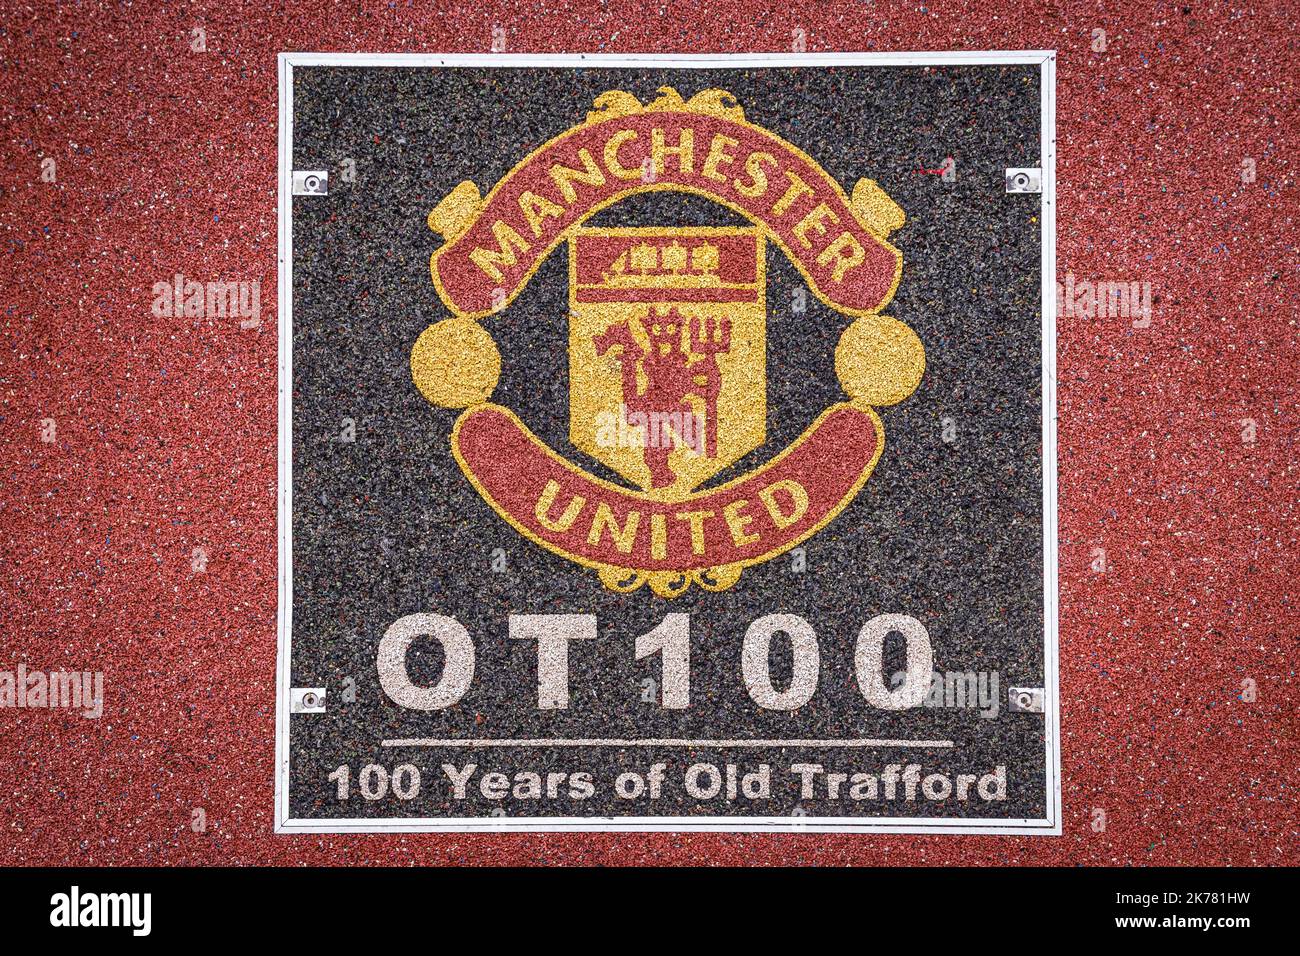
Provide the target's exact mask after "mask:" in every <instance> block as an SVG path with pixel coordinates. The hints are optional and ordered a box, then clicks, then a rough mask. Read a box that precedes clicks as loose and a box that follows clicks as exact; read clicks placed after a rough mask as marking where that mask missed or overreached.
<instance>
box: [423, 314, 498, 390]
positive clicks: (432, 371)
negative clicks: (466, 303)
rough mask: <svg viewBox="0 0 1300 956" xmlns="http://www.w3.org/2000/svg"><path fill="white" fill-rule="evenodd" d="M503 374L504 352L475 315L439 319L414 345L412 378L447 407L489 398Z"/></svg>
mask: <svg viewBox="0 0 1300 956" xmlns="http://www.w3.org/2000/svg"><path fill="white" fill-rule="evenodd" d="M500 377H501V353H500V352H499V351H497V346H496V343H495V342H493V341H492V336H491V335H489V334H488V331H487V330H486V329H485V328H483V326H481V325H479V324H478V323H477V322H475V321H474V320H473V319H446V320H445V321H442V322H435V323H434V324H433V325H431V326H429V327H428V328H427V329H425V330H424V331H423V332H421V333H420V337H419V338H418V339H416V340H415V347H414V348H413V349H411V378H413V379H414V380H415V385H416V387H417V388H418V389H419V390H420V394H421V395H423V396H424V397H425V398H427V399H428V400H429V401H430V402H432V403H433V404H435V405H440V406H442V407H443V408H467V407H469V406H470V405H477V404H479V403H480V402H484V401H487V399H488V397H489V396H491V394H492V391H493V390H494V389H495V388H496V387H497V380H498V379H499V378H500Z"/></svg>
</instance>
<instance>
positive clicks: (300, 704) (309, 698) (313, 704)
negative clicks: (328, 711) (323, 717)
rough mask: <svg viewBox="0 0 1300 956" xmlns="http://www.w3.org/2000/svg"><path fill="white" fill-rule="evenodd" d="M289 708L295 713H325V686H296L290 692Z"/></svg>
mask: <svg viewBox="0 0 1300 956" xmlns="http://www.w3.org/2000/svg"><path fill="white" fill-rule="evenodd" d="M289 709H290V711H291V712H292V713H295V714H323V713H325V688H324V687H295V688H294V689H293V690H292V691H290V694H289Z"/></svg>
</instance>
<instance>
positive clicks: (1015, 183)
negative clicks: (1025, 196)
mask: <svg viewBox="0 0 1300 956" xmlns="http://www.w3.org/2000/svg"><path fill="white" fill-rule="evenodd" d="M1042 191H1043V171H1042V170H1041V169H1008V170H1007V192H1009V193H1041V192H1042Z"/></svg>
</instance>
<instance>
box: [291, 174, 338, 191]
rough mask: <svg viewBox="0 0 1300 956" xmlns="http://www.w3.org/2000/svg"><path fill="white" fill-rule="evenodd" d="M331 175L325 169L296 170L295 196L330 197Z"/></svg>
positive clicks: (294, 180)
mask: <svg viewBox="0 0 1300 956" xmlns="http://www.w3.org/2000/svg"><path fill="white" fill-rule="evenodd" d="M329 191H330V174H329V172H328V171H326V170H324V169H295V170H294V171H293V194H294V195H295V196H328V195H329Z"/></svg>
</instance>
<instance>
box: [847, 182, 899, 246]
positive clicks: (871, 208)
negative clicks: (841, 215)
mask: <svg viewBox="0 0 1300 956" xmlns="http://www.w3.org/2000/svg"><path fill="white" fill-rule="evenodd" d="M849 205H850V206H851V207H852V209H853V211H854V212H855V213H857V214H858V218H859V219H861V220H862V222H863V224H864V225H865V226H866V227H867V228H868V229H870V230H871V231H872V232H874V233H875V234H876V235H877V236H879V237H880V238H881V239H887V238H889V234H890V233H891V232H893V231H894V230H895V229H899V228H901V227H902V225H903V223H905V222H907V215H906V214H905V213H904V212H903V209H902V207H901V206H899V205H898V203H896V202H894V200H892V199H890V198H889V195H888V194H887V193H886V192H885V191H884V190H883V189H881V188H880V186H878V185H877V184H876V181H875V180H874V179H859V180H858V181H857V183H856V184H855V185H854V186H853V199H852V200H851V202H850V203H849Z"/></svg>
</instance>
